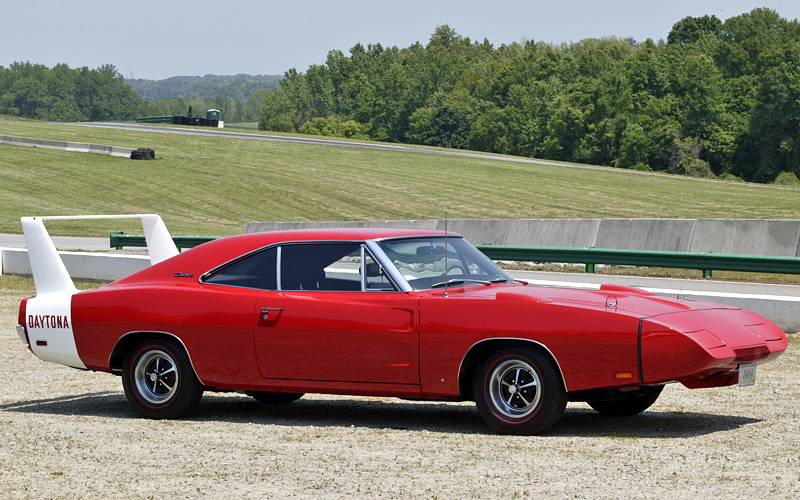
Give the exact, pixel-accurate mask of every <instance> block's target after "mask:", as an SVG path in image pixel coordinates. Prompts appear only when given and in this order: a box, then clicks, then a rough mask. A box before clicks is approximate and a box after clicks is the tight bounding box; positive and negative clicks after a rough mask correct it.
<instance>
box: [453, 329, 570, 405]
mask: <svg viewBox="0 0 800 500" xmlns="http://www.w3.org/2000/svg"><path fill="white" fill-rule="evenodd" d="M490 340H519V341H522V342H530V343H531V344H536V345H538V346H539V347H541V348H542V349H544V350H545V351H547V353H548V354H549V355H550V357H551V358H553V361H555V363H556V367H557V368H558V373H560V374H561V383H562V384H564V390H565V391H567V392H569V389H567V380H566V379H565V378H564V371H563V370H562V369H561V365H560V364H559V363H558V358H556V357H555V355H554V354H553V351H551V350H550V349H548V348H547V346H546V345H544V344H542V343H541V342H537V341H535V340H531V339H521V338H518V337H491V338H488V339H483V340H479V341H477V342H475V343H474V344H472V345H471V346H469V349H467V352H465V353H464V357H463V358H461V362H460V363H459V364H458V371H457V372H456V375H457V377H456V378H457V380H458V386H459V387H461V368H462V367H463V366H464V360H465V359H466V358H467V354H469V352H470V351H471V350H472V349H473V348H474V347H475V346H476V345H478V344H480V343H483V342H488V341H490Z"/></svg>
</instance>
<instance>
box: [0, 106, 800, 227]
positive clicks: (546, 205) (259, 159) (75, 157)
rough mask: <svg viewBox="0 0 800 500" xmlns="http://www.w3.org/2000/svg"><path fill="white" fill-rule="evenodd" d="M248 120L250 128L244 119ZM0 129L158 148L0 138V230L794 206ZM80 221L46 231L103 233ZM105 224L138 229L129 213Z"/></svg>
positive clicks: (82, 131)
mask: <svg viewBox="0 0 800 500" xmlns="http://www.w3.org/2000/svg"><path fill="white" fill-rule="evenodd" d="M248 132H252V131H248ZM0 134H5V135H15V136H21V137H33V138H40V139H52V140H62V141H74V142H88V143H95V144H107V145H114V146H121V147H131V148H138V147H149V148H152V149H154V150H155V151H156V155H157V160H156V161H131V160H128V159H123V158H113V157H108V156H101V155H92V154H84V153H68V152H60V151H50V150H42V149H33V148H23V147H15V146H4V145H3V146H0V193H2V196H0V232H7V233H20V232H21V227H20V224H19V218H20V217H21V216H26V215H56V214H60V215H67V214H101V213H102V214H106V213H107V214H115V213H158V214H160V215H161V216H162V217H163V218H164V220H165V222H166V224H167V227H169V228H170V230H171V232H172V233H173V234H184V235H220V236H224V235H229V234H237V233H241V231H242V230H243V228H244V225H245V224H246V223H247V222H251V221H318V220H388V219H430V218H442V217H444V214H445V211H447V213H448V216H449V217H450V218H454V219H457V218H476V219H478V218H501V219H506V218H507V219H513V218H593V217H601V218H602V217H656V218H759V219H797V218H800V190H799V189H778V188H772V187H765V186H759V185H752V184H731V183H723V182H703V181H697V180H694V179H689V178H678V177H673V176H649V175H637V174H634V173H630V172H627V171H600V170H585V169H574V168H568V167H557V166H541V165H532V164H520V163H515V162H506V161H495V160H488V159H471V158H461V157H447V156H438V155H425V154H419V153H409V152H399V151H376V150H368V149H357V148H347V147H330V146H318V145H303V144H291V143H277V142H265V141H247V140H239V139H231V138H210V137H191V136H179V135H172V134H158V133H152V132H138V131H123V130H110V129H109V130H104V129H95V128H87V127H80V126H71V125H63V124H49V123H40V122H31V121H2V120H0ZM91 224H94V223H86V222H63V223H59V224H53V226H52V228H51V232H52V233H53V234H54V235H81V236H82V235H87V236H89V235H91V236H97V235H98V230H97V228H96V227H92V226H91ZM103 224H106V226H102V230H101V231H100V234H102V233H103V232H104V231H107V230H123V231H126V232H134V233H140V232H141V228H140V227H138V224H136V223H132V222H131V223H128V222H126V221H115V222H114V227H107V224H108V222H107V221H106V222H104V223H103Z"/></svg>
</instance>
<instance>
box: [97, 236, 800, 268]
mask: <svg viewBox="0 0 800 500" xmlns="http://www.w3.org/2000/svg"><path fill="white" fill-rule="evenodd" d="M109 239H110V245H111V247H113V248H116V249H117V250H120V249H122V247H144V246H147V243H146V241H145V238H144V236H142V235H133V234H124V233H121V232H118V233H111V234H110V235H109ZM172 239H173V240H174V241H175V246H177V247H178V248H192V247H196V246H197V245H200V244H202V243H206V242H208V241H211V240H215V239H217V237H212V236H173V237H172ZM475 246H476V247H477V248H478V250H480V251H481V252H483V253H484V254H486V256H488V257H489V258H490V259H493V260H515V261H529V262H564V263H570V264H585V265H586V272H588V273H593V272H594V271H595V265H596V264H616V265H623V266H642V267H674V268H681V269H699V270H701V271H703V277H706V278H710V277H711V273H712V271H739V272H757V273H777V274H800V257H772V256H768V255H738V254H721V253H707V252H664V251H651V250H618V249H613V248H572V247H523V246H511V245H475Z"/></svg>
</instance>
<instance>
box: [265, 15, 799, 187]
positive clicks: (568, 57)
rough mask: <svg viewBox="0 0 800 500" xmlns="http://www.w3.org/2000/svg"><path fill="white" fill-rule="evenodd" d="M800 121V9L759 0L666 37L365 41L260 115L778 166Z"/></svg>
mask: <svg viewBox="0 0 800 500" xmlns="http://www.w3.org/2000/svg"><path fill="white" fill-rule="evenodd" d="M799 121H800V25H799V24H798V22H797V20H794V21H789V20H786V19H784V18H782V17H781V16H780V15H778V13H777V12H775V11H773V10H770V9H765V8H759V9H754V10H753V11H751V12H749V13H745V14H742V15H739V16H736V17H732V18H730V19H727V20H726V21H724V22H722V21H720V20H719V19H718V18H717V17H716V16H713V15H712V16H703V17H686V18H684V19H682V20H681V21H679V22H678V23H676V24H675V25H674V26H673V29H672V30H671V31H670V33H669V36H668V38H667V40H666V42H665V41H663V40H660V41H658V42H654V41H653V40H651V39H648V40H646V41H644V42H641V43H639V42H637V41H635V40H632V39H618V38H607V39H587V40H582V41H580V42H577V43H570V44H560V45H555V44H548V43H541V42H533V41H529V42H524V43H513V44H511V45H502V46H500V47H498V48H495V47H493V46H492V44H490V43H489V41H488V40H484V41H483V42H477V41H475V42H473V41H471V40H470V39H469V38H464V37H462V36H460V35H458V34H457V33H456V32H455V31H454V30H453V29H451V28H450V27H448V26H439V27H437V28H436V30H435V32H434V33H433V35H432V36H431V38H430V40H429V42H428V43H427V45H424V46H423V45H422V44H420V43H416V44H414V45H411V46H410V47H407V48H403V49H399V48H397V47H391V48H384V47H383V46H381V45H380V44H375V45H368V46H367V47H364V46H363V45H361V44H357V45H355V46H354V47H353V48H351V49H350V52H349V55H345V54H344V53H342V52H341V51H331V52H329V53H328V56H327V59H326V61H325V63H324V64H315V65H312V66H310V67H309V68H308V70H307V71H306V72H305V73H300V72H297V71H296V70H295V69H291V70H289V71H287V72H286V73H285V75H284V78H283V79H282V80H281V82H280V87H279V88H278V89H277V90H276V91H274V92H270V93H268V94H266V99H265V101H264V105H263V108H262V110H261V115H260V118H259V128H261V129H265V130H275V131H284V132H302V133H309V134H320V135H337V136H344V137H360V138H369V139H375V140H380V141H390V142H402V143H415V144H424V145H431V146H443V147H451V148H461V149H465V148H469V149H473V150H478V151H486V152H493V153H505V154H512V155H521V156H529V157H537V158H546V159H552V160H563V161H574V162H581V163H589V164H598V165H612V166H616V167H622V168H630V169H638V170H656V171H666V172H672V173H679V174H688V175H694V176H700V177H719V178H726V179H744V180H748V181H755V182H773V181H775V179H776V178H778V177H779V176H780V177H781V179H783V178H790V179H791V180H792V181H796V177H795V176H797V175H800V135H798V132H799V131H800V129H799V128H798V125H799V123H798V122H799ZM787 176H788V177H787Z"/></svg>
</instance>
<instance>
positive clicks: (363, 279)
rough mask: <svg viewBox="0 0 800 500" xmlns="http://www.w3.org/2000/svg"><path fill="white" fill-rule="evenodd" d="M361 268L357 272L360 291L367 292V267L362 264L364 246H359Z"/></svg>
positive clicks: (364, 251)
mask: <svg viewBox="0 0 800 500" xmlns="http://www.w3.org/2000/svg"><path fill="white" fill-rule="evenodd" d="M360 248H361V267H360V269H359V272H360V273H361V291H362V292H365V291H367V266H366V264H365V263H364V254H365V253H366V249H365V248H364V244H363V243H362V244H361V247H360Z"/></svg>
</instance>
